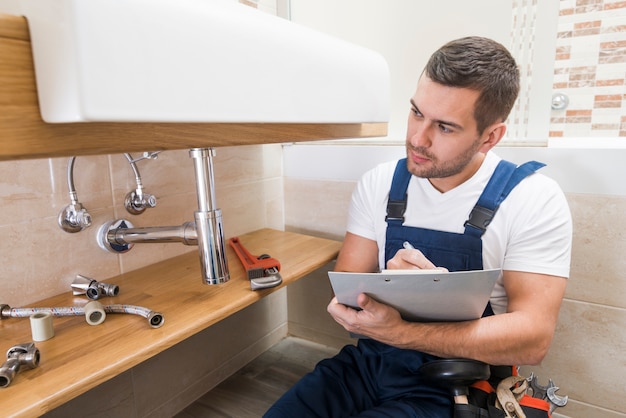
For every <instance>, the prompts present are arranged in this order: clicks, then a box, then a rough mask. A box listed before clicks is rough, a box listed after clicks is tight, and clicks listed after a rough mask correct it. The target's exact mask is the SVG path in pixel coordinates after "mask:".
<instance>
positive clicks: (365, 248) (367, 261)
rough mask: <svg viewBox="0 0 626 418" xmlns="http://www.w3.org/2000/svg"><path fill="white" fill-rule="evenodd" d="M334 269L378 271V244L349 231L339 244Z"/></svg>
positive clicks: (362, 271) (363, 271) (359, 271)
mask: <svg viewBox="0 0 626 418" xmlns="http://www.w3.org/2000/svg"><path fill="white" fill-rule="evenodd" d="M335 271H350V272H358V273H374V272H377V271H378V244H376V241H373V240H371V239H367V238H363V237H360V236H358V235H355V234H351V233H350V232H346V236H345V238H344V240H343V244H342V245H341V251H339V256H338V257H337V263H336V264H335Z"/></svg>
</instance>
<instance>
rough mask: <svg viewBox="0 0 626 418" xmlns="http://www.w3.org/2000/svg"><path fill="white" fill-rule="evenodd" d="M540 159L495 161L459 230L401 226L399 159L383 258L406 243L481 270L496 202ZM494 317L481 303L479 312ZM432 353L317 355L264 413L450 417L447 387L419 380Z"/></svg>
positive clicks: (437, 258)
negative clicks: (484, 240) (318, 359)
mask: <svg viewBox="0 0 626 418" xmlns="http://www.w3.org/2000/svg"><path fill="white" fill-rule="evenodd" d="M542 166H543V164H541V163H538V162H535V161H531V162H528V163H525V164H523V165H521V166H520V167H516V166H515V164H513V163H510V162H508V161H504V160H503V161H500V163H499V164H498V167H497V168H496V170H495V172H494V174H493V176H492V177H491V179H490V180H489V182H488V184H487V186H486V187H485V190H484V191H483V193H482V194H481V196H480V198H479V199H478V202H477V203H476V205H475V206H474V208H473V209H472V212H471V214H470V217H469V219H468V220H467V221H466V222H465V231H464V233H463V234H457V233H450V232H443V231H433V230H429V229H424V228H415V227H407V226H403V225H402V223H403V222H404V210H405V208H406V190H407V187H408V184H409V181H410V179H411V174H410V173H409V171H408V170H407V167H406V159H402V160H400V161H398V164H397V166H396V170H395V173H394V177H393V182H392V186H391V190H390V193H389V202H388V205H387V218H386V221H387V235H386V245H385V263H387V261H389V259H391V258H392V257H393V256H394V255H395V254H396V252H397V251H398V250H399V249H401V248H402V247H403V243H404V242H405V241H408V242H410V243H411V244H412V245H413V246H414V247H415V248H417V249H419V250H420V251H422V253H424V255H425V256H426V257H427V258H428V259H429V260H430V261H432V262H433V263H434V264H435V265H436V266H440V267H446V268H447V269H448V270H449V271H462V270H482V269H483V259H482V239H481V237H482V235H483V233H484V232H485V230H486V228H487V226H488V225H489V223H490V222H491V219H492V218H493V216H494V214H495V212H496V210H497V209H498V206H499V205H500V203H501V202H502V201H503V200H504V199H505V198H506V196H507V195H508V194H509V192H510V191H511V190H512V189H513V188H514V187H515V186H516V185H517V184H518V183H519V182H520V181H521V180H522V179H524V178H525V177H526V176H528V175H529V174H531V173H533V172H534V171H535V170H537V169H539V168H541V167H542ZM486 315H493V311H492V309H491V306H490V305H488V306H487V308H486V309H485V313H484V314H483V316H486ZM436 358H437V357H434V356H431V355H429V354H425V353H421V352H419V351H414V350H403V349H399V348H395V347H391V346H389V345H386V344H383V343H380V342H378V341H375V340H371V339H360V340H359V341H358V344H357V346H353V345H348V346H346V347H344V348H343V349H342V350H341V351H340V352H339V353H338V354H337V355H336V356H335V357H334V358H332V359H327V360H322V361H321V362H320V363H318V365H317V366H316V368H315V370H314V371H313V372H311V373H309V374H307V375H306V376H304V377H303V378H302V379H301V380H300V381H299V382H298V383H297V384H296V385H295V386H294V387H292V388H291V389H290V390H289V391H288V392H287V393H285V394H284V395H283V397H282V398H281V399H280V400H279V401H278V402H276V404H274V406H273V407H272V408H271V409H270V410H269V411H268V412H267V413H266V415H264V417H266V418H275V417H283V418H284V417H298V418H305V417H311V418H312V417H316V418H335V417H337V418H345V417H363V418H366V417H371V418H375V417H376V418H380V417H389V418H396V417H428V418H433V417H451V416H453V409H452V398H451V396H450V394H449V392H448V391H446V390H444V389H440V388H437V387H432V385H431V384H428V383H427V382H425V381H424V380H423V379H422V378H421V376H420V375H419V374H416V370H417V369H418V367H419V366H420V365H422V364H423V363H425V362H428V361H431V360H433V359H436Z"/></svg>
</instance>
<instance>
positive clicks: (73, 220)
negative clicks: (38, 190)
mask: <svg viewBox="0 0 626 418" xmlns="http://www.w3.org/2000/svg"><path fill="white" fill-rule="evenodd" d="M75 161H76V157H70V159H69V162H68V163H67V188H68V189H69V191H70V204H69V205H67V206H66V207H65V208H63V210H62V211H61V213H59V226H60V227H61V229H62V230H64V231H65V232H69V233H75V232H80V231H82V230H83V229H85V228H88V227H89V226H91V215H90V214H89V212H87V209H85V207H84V206H83V205H82V204H81V203H80V202H79V201H78V194H77V193H76V188H75V187H74V162H75Z"/></svg>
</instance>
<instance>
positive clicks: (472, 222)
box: [464, 160, 545, 237]
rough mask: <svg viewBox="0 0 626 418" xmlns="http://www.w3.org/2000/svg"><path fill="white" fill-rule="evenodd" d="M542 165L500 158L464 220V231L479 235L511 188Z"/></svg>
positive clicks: (485, 228) (484, 229)
mask: <svg viewBox="0 0 626 418" xmlns="http://www.w3.org/2000/svg"><path fill="white" fill-rule="evenodd" d="M543 166H545V164H543V163H540V162H537V161H528V162H526V163H524V164H522V165H520V166H519V167H517V166H516V165H515V164H513V163H511V162H509V161H505V160H501V161H500V162H499V163H498V166H497V167H496V170H495V171H494V173H493V175H492V176H491V178H490V179H489V182H488V183H487V187H485V190H483V193H482V194H481V195H480V197H479V198H478V202H477V203H476V205H475V206H474V208H473V209H472V211H471V212H470V215H469V219H468V220H467V221H465V224H464V226H465V233H466V234H469V235H474V236H477V237H481V236H482V235H483V234H484V233H485V231H486V230H487V226H489V224H490V223H491V220H492V219H493V217H494V215H495V214H496V211H497V210H498V208H499V207H500V203H502V201H503V200H504V199H506V197H507V196H508V195H509V193H511V190H513V189H514V188H515V186H517V185H518V184H519V183H520V182H521V181H522V180H523V179H525V178H526V177H527V176H529V175H530V174H532V173H534V172H535V171H537V170H538V169H540V168H541V167H543Z"/></svg>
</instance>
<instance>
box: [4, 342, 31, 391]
mask: <svg viewBox="0 0 626 418" xmlns="http://www.w3.org/2000/svg"><path fill="white" fill-rule="evenodd" d="M39 357H40V355H39V349H38V348H37V347H35V343H24V344H18V345H14V346H13V347H11V348H9V351H7V361H5V362H4V364H3V365H2V366H0V388H5V387H7V386H9V385H10V384H11V382H12V381H13V378H15V375H16V374H17V372H19V371H20V369H21V368H22V367H26V368H29V369H34V368H35V367H37V366H38V365H39Z"/></svg>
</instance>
